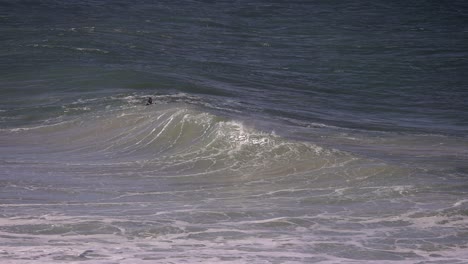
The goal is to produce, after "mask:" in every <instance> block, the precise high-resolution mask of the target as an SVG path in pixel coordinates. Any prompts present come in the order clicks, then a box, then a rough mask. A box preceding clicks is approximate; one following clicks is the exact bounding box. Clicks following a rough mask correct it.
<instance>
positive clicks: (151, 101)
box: [146, 97, 153, 105]
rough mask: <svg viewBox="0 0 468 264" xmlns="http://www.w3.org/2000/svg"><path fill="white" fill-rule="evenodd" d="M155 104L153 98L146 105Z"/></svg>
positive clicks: (149, 98)
mask: <svg viewBox="0 0 468 264" xmlns="http://www.w3.org/2000/svg"><path fill="white" fill-rule="evenodd" d="M150 104H153V98H151V97H148V101H147V102H146V105H150Z"/></svg>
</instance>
